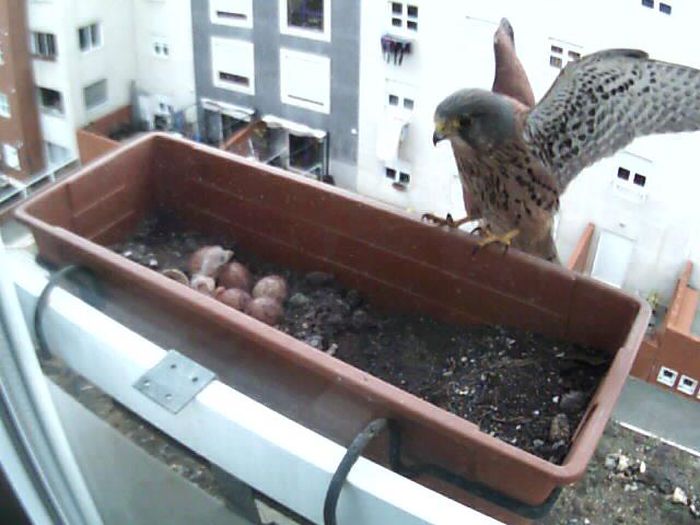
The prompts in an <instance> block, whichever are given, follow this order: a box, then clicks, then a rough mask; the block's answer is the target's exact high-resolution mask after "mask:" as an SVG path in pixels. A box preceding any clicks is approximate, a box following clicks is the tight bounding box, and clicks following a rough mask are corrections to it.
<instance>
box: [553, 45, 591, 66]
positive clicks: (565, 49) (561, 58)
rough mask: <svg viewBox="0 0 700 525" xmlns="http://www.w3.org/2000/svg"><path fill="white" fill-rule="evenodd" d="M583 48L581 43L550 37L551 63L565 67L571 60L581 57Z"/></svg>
mask: <svg viewBox="0 0 700 525" xmlns="http://www.w3.org/2000/svg"><path fill="white" fill-rule="evenodd" d="M582 53H583V48H582V47H581V46H579V45H576V44H572V43H570V42H564V41H562V40H555V39H553V38H550V39H549V65H550V66H552V67H555V68H557V69H563V68H564V67H565V66H566V65H567V64H568V63H569V62H574V61H576V60H578V59H579V58H581V54H582Z"/></svg>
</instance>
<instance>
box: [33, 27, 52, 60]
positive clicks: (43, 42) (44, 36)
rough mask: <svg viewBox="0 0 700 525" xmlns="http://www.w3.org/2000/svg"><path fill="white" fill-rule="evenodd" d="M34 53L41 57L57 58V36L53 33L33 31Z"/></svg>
mask: <svg viewBox="0 0 700 525" xmlns="http://www.w3.org/2000/svg"><path fill="white" fill-rule="evenodd" d="M32 53H33V55H34V56H36V57H40V58H48V59H53V58H55V57H56V55H57V50H56V37H55V36H54V35H53V34H51V33H32Z"/></svg>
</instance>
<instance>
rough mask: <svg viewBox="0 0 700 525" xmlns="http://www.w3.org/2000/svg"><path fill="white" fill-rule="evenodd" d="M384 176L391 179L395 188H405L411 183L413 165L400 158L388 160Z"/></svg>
mask: <svg viewBox="0 0 700 525" xmlns="http://www.w3.org/2000/svg"><path fill="white" fill-rule="evenodd" d="M384 178H385V179H387V180H388V181H391V185H392V186H393V187H394V188H396V189H398V190H404V189H406V187H407V186H408V185H409V184H410V183H411V166H410V164H409V163H407V162H405V161H402V160H398V159H396V160H395V161H394V162H386V163H385V164H384Z"/></svg>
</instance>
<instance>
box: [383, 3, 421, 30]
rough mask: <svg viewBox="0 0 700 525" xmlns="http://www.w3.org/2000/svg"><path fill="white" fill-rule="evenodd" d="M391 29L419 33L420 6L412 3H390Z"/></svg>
mask: <svg viewBox="0 0 700 525" xmlns="http://www.w3.org/2000/svg"><path fill="white" fill-rule="evenodd" d="M389 11H390V16H391V27H393V28H396V29H407V30H408V31H418V6H417V5H416V4H415V3H410V2H389Z"/></svg>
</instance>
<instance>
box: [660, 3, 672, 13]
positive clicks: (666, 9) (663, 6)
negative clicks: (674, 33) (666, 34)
mask: <svg viewBox="0 0 700 525" xmlns="http://www.w3.org/2000/svg"><path fill="white" fill-rule="evenodd" d="M659 11H661V12H662V13H664V14H667V15H670V14H671V6H670V5H668V4H664V3H660V4H659Z"/></svg>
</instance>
